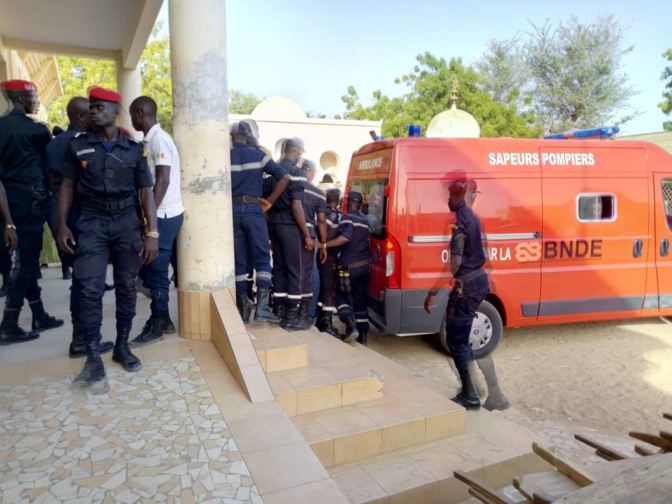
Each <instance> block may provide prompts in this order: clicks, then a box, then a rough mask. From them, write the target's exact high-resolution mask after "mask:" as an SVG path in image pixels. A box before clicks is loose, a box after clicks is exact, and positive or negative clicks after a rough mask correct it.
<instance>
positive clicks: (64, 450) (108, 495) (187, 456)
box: [0, 269, 263, 504]
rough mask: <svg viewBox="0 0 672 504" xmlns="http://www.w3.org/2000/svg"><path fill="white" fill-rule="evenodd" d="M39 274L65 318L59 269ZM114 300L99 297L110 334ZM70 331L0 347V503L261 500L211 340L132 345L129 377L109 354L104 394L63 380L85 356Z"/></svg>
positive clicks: (48, 299)
mask: <svg viewBox="0 0 672 504" xmlns="http://www.w3.org/2000/svg"><path fill="white" fill-rule="evenodd" d="M43 274H44V280H43V281H42V286H43V297H44V300H45V305H46V306H47V309H48V310H50V311H51V312H52V313H53V314H55V315H58V316H61V317H64V318H66V319H67V318H69V317H67V292H68V291H67V283H66V282H63V281H62V280H60V279H59V278H58V276H60V271H59V270H57V269H48V270H43ZM175 297H176V296H174V295H173V298H175ZM138 299H139V300H138V313H139V316H138V320H137V323H136V328H138V327H140V326H141V325H142V323H143V322H144V319H145V318H146V316H147V312H148V300H147V299H146V298H144V297H143V296H139V298H138ZM113 303H114V295H113V293H108V294H106V296H105V306H104V308H105V316H106V321H105V328H106V332H107V334H111V333H110V331H109V330H110V329H111V328H113V327H114V319H113V310H114V308H113ZM173 305H174V300H173ZM25 311H26V310H24V312H25ZM173 311H174V313H176V310H173ZM22 320H23V321H24V322H25V325H24V327H25V326H26V325H27V324H29V323H30V322H29V320H30V317H29V315H28V314H25V313H24V317H22ZM50 333H51V334H50ZM69 334H70V328H69V325H67V324H66V326H65V327H64V328H61V329H57V330H53V331H50V332H47V333H45V334H43V336H42V337H41V338H40V339H39V340H37V341H34V342H31V343H26V344H23V345H16V346H12V347H2V348H1V349H0V502H3V503H23V502H35V503H52V502H67V503H79V502H81V503H90V502H105V503H107V502H128V503H134V502H143V503H150V502H174V503H192V502H213V503H214V502H217V503H222V502H223V503H226V504H237V503H254V504H257V503H262V502H263V500H262V498H261V497H260V495H259V492H258V490H257V487H256V486H255V483H254V481H253V480H252V478H251V477H250V473H249V470H248V467H247V465H246V463H245V461H244V460H243V456H242V454H241V452H240V450H239V449H238V446H237V445H236V442H235V441H234V439H233V436H232V434H231V432H230V431H229V429H228V426H227V423H226V421H225V420H224V417H223V415H222V411H221V409H220V404H218V403H217V400H216V397H215V395H213V390H211V388H210V386H209V383H211V381H210V380H208V379H207V378H208V376H209V375H208V373H209V372H213V371H216V372H217V373H218V375H217V376H224V375H225V374H226V373H227V370H226V368H225V367H224V366H223V365H221V360H220V363H217V362H216V360H215V359H213V357H215V356H216V357H217V359H219V356H218V355H217V354H215V355H212V351H214V347H212V346H211V345H210V344H209V343H198V344H191V343H187V342H186V341H184V340H180V339H179V338H178V337H177V336H172V337H169V338H166V340H165V341H163V342H160V343H157V344H155V345H151V346H149V347H145V348H143V349H141V350H139V351H138V352H137V355H138V356H139V357H140V358H141V359H142V361H143V369H142V370H141V371H140V372H138V373H134V374H131V373H126V372H124V371H123V370H122V369H121V368H120V367H119V366H117V365H115V364H113V363H111V361H110V359H109V354H108V355H107V356H106V358H105V362H106V366H107V372H108V380H109V383H110V392H109V393H107V394H103V395H92V394H90V393H87V392H85V391H82V390H80V389H73V387H72V385H71V380H72V377H73V376H74V375H75V374H76V373H77V372H78V371H79V370H80V369H81V366H82V365H83V360H71V359H68V357H67V355H66V352H67V344H68V342H69ZM108 338H109V336H108ZM192 345H200V346H198V347H196V346H192ZM205 346H208V347H209V348H208V349H206V348H205ZM215 367H216V369H215Z"/></svg>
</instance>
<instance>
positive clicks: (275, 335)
mask: <svg viewBox="0 0 672 504" xmlns="http://www.w3.org/2000/svg"><path fill="white" fill-rule="evenodd" d="M246 328H247V332H248V334H249V335H250V339H251V340H252V345H253V346H254V350H255V351H256V352H257V356H258V357H259V361H260V362H261V367H262V368H263V369H264V371H266V372H267V373H274V372H277V371H287V370H290V369H301V368H304V367H306V366H308V343H306V342H304V341H302V340H300V339H299V338H297V337H296V336H294V335H293V334H291V333H288V332H287V331H283V330H282V329H279V328H278V327H273V326H271V325H269V324H260V323H254V322H250V324H248V325H247V326H246Z"/></svg>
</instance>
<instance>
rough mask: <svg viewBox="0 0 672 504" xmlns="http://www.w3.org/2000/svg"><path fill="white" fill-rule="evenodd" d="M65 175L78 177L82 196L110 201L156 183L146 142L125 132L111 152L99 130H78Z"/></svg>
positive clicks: (117, 199) (68, 156) (64, 176)
mask: <svg viewBox="0 0 672 504" xmlns="http://www.w3.org/2000/svg"><path fill="white" fill-rule="evenodd" d="M63 178H67V179H71V180H74V181H76V183H77V195H78V196H85V197H89V198H95V199H97V200H100V201H106V202H111V201H121V200H123V199H125V198H127V197H129V196H135V195H137V192H138V189H143V188H147V187H153V186H154V181H153V180H152V174H151V172H150V171H149V165H148V164H147V156H146V154H145V150H144V148H143V147H142V144H141V143H140V142H137V141H135V140H133V139H132V138H130V137H127V136H126V135H122V134H121V133H119V137H118V138H117V142H116V143H115V144H114V145H113V147H112V149H111V150H110V151H109V152H108V150H107V149H106V147H105V146H104V144H103V140H102V139H101V138H100V137H99V136H98V135H97V134H95V133H77V134H76V135H75V138H73V139H72V140H71V141H70V147H69V152H68V155H67V157H66V160H65V162H64V163H63Z"/></svg>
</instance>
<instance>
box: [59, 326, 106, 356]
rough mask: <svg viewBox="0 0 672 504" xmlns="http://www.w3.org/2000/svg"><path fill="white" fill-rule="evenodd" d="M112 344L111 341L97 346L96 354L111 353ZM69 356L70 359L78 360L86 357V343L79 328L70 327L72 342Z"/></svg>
mask: <svg viewBox="0 0 672 504" xmlns="http://www.w3.org/2000/svg"><path fill="white" fill-rule="evenodd" d="M112 348H114V343H112V342H111V341H103V342H101V343H99V344H98V353H101V354H104V353H108V352H111V351H112ZM69 355H70V358H71V359H78V358H80V357H86V355H87V353H86V343H85V342H84V335H83V334H82V330H81V329H80V328H79V326H77V325H74V326H72V342H71V343H70V351H69Z"/></svg>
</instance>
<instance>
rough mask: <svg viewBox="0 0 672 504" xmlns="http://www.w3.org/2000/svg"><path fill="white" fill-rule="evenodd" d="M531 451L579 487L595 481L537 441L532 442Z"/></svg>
mask: <svg viewBox="0 0 672 504" xmlns="http://www.w3.org/2000/svg"><path fill="white" fill-rule="evenodd" d="M532 451H534V453H536V454H537V455H539V456H540V457H541V458H543V459H544V460H545V461H546V462H548V463H549V464H551V465H552V466H553V467H555V468H556V469H557V470H558V471H559V472H560V473H562V474H564V475H565V476H567V477H568V478H569V479H571V480H572V481H573V482H574V483H576V484H577V485H579V486H581V487H585V486H588V485H591V484H593V483H594V482H595V478H593V477H592V476H590V475H589V474H587V473H585V472H584V471H582V470H581V469H579V468H578V467H576V466H574V465H573V464H571V463H569V462H567V461H566V460H563V459H561V458H560V457H557V456H555V455H554V454H553V453H551V452H550V451H548V450H547V449H545V448H543V447H541V446H539V444H537V443H532Z"/></svg>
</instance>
